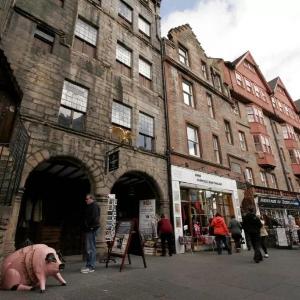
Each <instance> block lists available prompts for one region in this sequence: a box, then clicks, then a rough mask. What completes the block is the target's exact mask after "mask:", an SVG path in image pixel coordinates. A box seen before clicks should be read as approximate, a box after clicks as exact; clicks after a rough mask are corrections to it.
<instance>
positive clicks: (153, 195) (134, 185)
mask: <svg viewBox="0 0 300 300" xmlns="http://www.w3.org/2000/svg"><path fill="white" fill-rule="evenodd" d="M111 193H112V194H115V195H116V199H117V200H118V204H117V220H120V219H137V220H138V219H139V209H140V205H141V200H150V199H152V200H155V210H156V211H155V213H156V212H158V211H159V209H160V201H159V200H160V193H159V189H158V186H157V184H156V182H155V181H154V180H153V179H152V178H151V177H150V176H149V175H147V174H145V173H142V172H137V171H133V172H128V173H125V174H124V175H123V176H121V177H120V178H119V179H118V180H117V181H116V182H115V184H114V186H113V188H112V190H111Z"/></svg>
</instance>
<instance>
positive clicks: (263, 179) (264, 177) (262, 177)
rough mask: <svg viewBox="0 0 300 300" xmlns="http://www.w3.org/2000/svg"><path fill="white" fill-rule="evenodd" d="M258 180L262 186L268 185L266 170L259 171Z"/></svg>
mask: <svg viewBox="0 0 300 300" xmlns="http://www.w3.org/2000/svg"><path fill="white" fill-rule="evenodd" d="M259 173H260V180H261V182H262V184H263V186H264V187H268V180H267V174H266V172H263V171H260V172H259Z"/></svg>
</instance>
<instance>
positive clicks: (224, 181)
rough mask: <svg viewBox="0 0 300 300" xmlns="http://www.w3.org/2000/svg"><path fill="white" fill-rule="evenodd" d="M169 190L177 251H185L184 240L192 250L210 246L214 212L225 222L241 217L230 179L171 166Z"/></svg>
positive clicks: (211, 243)
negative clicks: (231, 218)
mask: <svg viewBox="0 0 300 300" xmlns="http://www.w3.org/2000/svg"><path fill="white" fill-rule="evenodd" d="M172 190H173V216H174V229H175V230H174V231H175V241H176V252H177V253H184V252H185V249H186V248H187V247H185V246H186V245H184V244H185V241H189V242H191V243H192V247H193V249H194V251H196V250H205V249H209V248H210V247H213V237H212V236H211V235H210V232H209V221H210V219H211V218H212V217H213V216H214V215H215V214H216V213H217V212H219V213H220V214H221V215H222V216H223V217H224V219H225V222H226V223H227V224H228V223H229V220H230V216H232V215H235V216H236V218H237V219H241V212H240V204H239V200H238V194H237V186H236V182H235V181H234V180H231V179H228V178H224V177H220V176H216V175H212V174H207V173H203V172H198V171H194V170H190V169H186V168H181V167H177V166H172ZM183 241H184V242H183Z"/></svg>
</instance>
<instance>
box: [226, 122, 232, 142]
mask: <svg viewBox="0 0 300 300" xmlns="http://www.w3.org/2000/svg"><path fill="white" fill-rule="evenodd" d="M224 125H225V126H224V129H225V136H226V139H227V142H228V144H230V145H233V135H232V130H231V124H230V122H229V121H228V120H224Z"/></svg>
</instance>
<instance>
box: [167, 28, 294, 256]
mask: <svg viewBox="0 0 300 300" xmlns="http://www.w3.org/2000/svg"><path fill="white" fill-rule="evenodd" d="M163 56H164V74H165V83H166V99H167V107H168V121H169V122H168V131H169V143H170V155H171V158H170V160H171V171H172V196H173V214H174V226H175V234H176V236H177V237H179V236H181V235H183V234H184V233H188V234H190V235H192V236H194V237H195V241H194V242H195V243H196V246H197V245H198V244H200V245H201V244H203V243H204V244H206V243H208V244H209V243H210V242H211V241H210V240H205V238H204V237H205V236H206V234H207V230H208V222H209V218H210V217H212V216H213V215H214V214H215V213H216V212H220V213H221V214H222V215H223V216H224V217H225V220H226V221H227V222H228V221H229V219H230V216H231V215H235V216H236V217H238V218H241V215H242V212H243V210H245V209H247V207H248V206H249V205H251V206H254V205H256V206H257V208H258V209H259V208H261V209H260V210H261V212H262V213H268V214H271V215H272V217H274V218H276V219H280V221H281V222H284V224H287V223H288V219H287V215H288V214H293V215H294V216H297V215H299V201H298V196H299V194H298V193H297V192H296V182H297V180H298V179H297V175H298V173H297V170H298V169H297V167H298V161H297V159H296V158H297V153H298V152H297V151H298V150H297V149H299V147H298V141H297V140H296V136H297V135H296V134H294V135H293V141H290V137H289V136H288V134H287V133H288V132H294V129H292V128H290V126H291V127H293V128H295V131H297V129H298V126H299V125H300V123H299V117H298V116H297V114H296V110H295V106H294V105H293V102H292V100H291V99H290V97H288V93H287V92H286V90H285V89H284V90H285V95H286V97H285V99H282V97H283V95H281V98H280V99H281V100H280V101H281V102H282V105H285V106H286V108H284V109H285V110H286V112H284V111H283V108H282V110H281V112H279V111H276V110H275V108H274V105H275V104H273V105H272V103H274V102H275V100H274V99H275V98H276V97H277V98H278V97H279V96H278V95H277V93H276V92H275V93H274V87H273V85H272V84H270V85H269V84H268V83H267V81H266V80H265V78H264V76H263V75H262V73H261V71H260V70H259V67H258V66H257V64H256V63H255V61H254V59H253V57H252V55H251V53H249V52H247V53H245V54H244V55H242V56H241V57H239V58H238V59H236V60H235V61H234V62H225V61H224V60H223V59H216V58H210V57H208V56H207V55H206V53H205V51H204V50H203V48H202V47H201V45H200V43H199V41H198V40H197V38H196V36H195V35H194V33H193V31H192V29H191V28H190V26H189V25H188V24H186V25H183V26H179V27H176V28H173V29H171V30H170V31H169V33H168V38H167V39H164V40H163ZM249 66H250V67H251V69H250V67H249ZM240 81H242V83H240ZM277 81H278V80H277ZM278 84H279V86H283V85H282V83H280V81H279V83H278ZM276 101H277V100H276ZM276 103H277V105H278V103H279V102H278V101H277V102H276ZM283 103H284V104H283ZM288 153H290V157H291V158H292V161H290V159H289V154H288ZM283 155H285V156H284V157H286V161H284V157H283ZM274 199H276V201H278V203H279V202H280V205H278V206H280V211H278V210H267V209H269V207H266V204H265V203H267V202H268V201H269V202H270V201H273V200H274ZM176 246H177V251H179V252H183V251H184V249H183V246H182V245H180V244H179V243H178V242H177V244H176ZM200 248H201V246H200Z"/></svg>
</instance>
